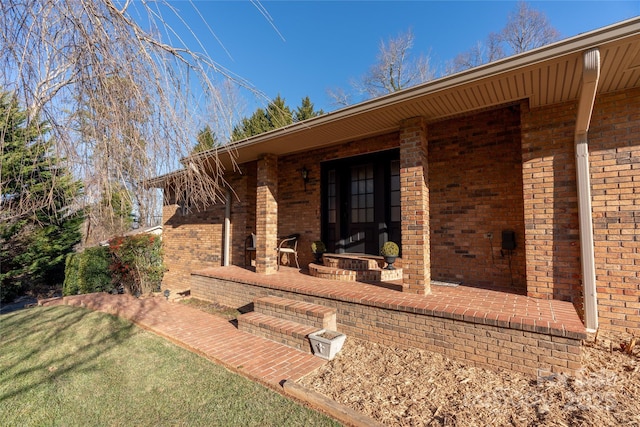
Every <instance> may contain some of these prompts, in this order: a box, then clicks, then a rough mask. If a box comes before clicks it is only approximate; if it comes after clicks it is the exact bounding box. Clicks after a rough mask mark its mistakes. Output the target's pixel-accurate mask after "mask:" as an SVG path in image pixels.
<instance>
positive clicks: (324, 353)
mask: <svg viewBox="0 0 640 427" xmlns="http://www.w3.org/2000/svg"><path fill="white" fill-rule="evenodd" d="M346 339H347V336H346V335H345V334H342V333H340V332H336V331H330V330H328V329H320V330H319V331H317V332H313V333H311V334H309V341H310V342H311V349H312V350H313V354H315V355H316V356H318V357H321V358H323V359H326V360H333V358H334V357H336V354H338V352H339V351H340V350H341V349H342V346H343V344H344V341H345V340H346Z"/></svg>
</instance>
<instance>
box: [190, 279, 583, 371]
mask: <svg viewBox="0 0 640 427" xmlns="http://www.w3.org/2000/svg"><path fill="white" fill-rule="evenodd" d="M307 280H308V279H307ZM389 292H392V291H389ZM191 293H192V295H193V296H194V297H196V298H201V299H205V300H210V301H215V302H218V303H220V304H223V305H227V306H230V307H241V306H246V305H247V304H250V303H251V302H252V301H253V300H254V299H255V298H258V297H263V296H267V295H273V296H277V297H282V298H289V299H292V300H298V301H305V302H310V303H313V304H318V305H323V306H326V307H330V308H335V309H336V316H337V318H336V320H337V330H338V331H340V332H343V333H345V334H347V335H348V336H349V335H350V336H354V337H357V338H361V339H366V340H369V341H372V342H378V343H381V344H386V345H401V346H411V347H416V348H421V349H426V350H429V351H434V352H438V353H442V354H444V355H446V356H448V357H451V358H454V359H458V360H463V361H465V362H467V363H471V364H473V365H475V366H479V367H485V368H492V369H496V368H504V369H509V370H513V371H517V372H522V373H525V374H528V375H532V376H538V375H548V374H549V373H551V372H567V373H574V372H575V371H577V370H578V369H579V368H580V353H581V349H580V346H581V342H582V339H584V338H586V336H585V334H584V333H583V332H571V331H568V330H562V329H553V328H549V327H540V326H537V325H532V324H530V323H527V322H524V321H522V322H521V323H520V324H518V323H513V322H509V321H508V320H507V321H506V324H505V321H502V320H500V319H499V317H498V318H496V319H495V320H490V317H489V315H488V314H487V313H485V315H486V316H485V317H483V318H482V319H480V318H477V321H476V320H474V319H476V317H474V316H471V315H465V314H463V313H460V312H457V311H455V310H454V311H452V312H448V311H447V310H446V308H443V309H441V310H435V311H434V310H429V309H425V310H419V309H416V308H415V307H412V306H410V304H407V305H406V306H403V305H402V304H392V303H384V302H380V301H376V300H375V299H374V298H371V300H367V298H359V299H358V301H354V300H353V298H350V297H349V296H346V295H345V296H344V297H339V296H336V295H331V296H329V295H327V296H322V291H321V290H318V291H315V292H301V291H300V290H295V289H293V288H291V287H290V286H287V285H285V284H283V285H275V284H273V283H271V284H261V283H259V282H258V281H255V282H253V283H246V282H245V281H241V280H230V279H229V278H221V277H216V276H215V275H212V274H208V273H205V272H203V273H198V274H194V275H192V281H191ZM400 295H401V294H400ZM388 305H393V308H391V307H389V306H388Z"/></svg>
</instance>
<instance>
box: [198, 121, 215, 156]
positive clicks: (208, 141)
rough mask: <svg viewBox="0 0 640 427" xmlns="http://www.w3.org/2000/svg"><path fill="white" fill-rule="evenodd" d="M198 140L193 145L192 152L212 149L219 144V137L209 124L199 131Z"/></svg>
mask: <svg viewBox="0 0 640 427" xmlns="http://www.w3.org/2000/svg"><path fill="white" fill-rule="evenodd" d="M196 141H197V143H196V145H195V146H194V147H193V152H192V154H195V153H202V152H203V151H207V150H210V149H212V148H213V147H215V146H216V145H218V138H217V137H216V134H215V133H214V132H213V130H212V129H211V126H209V125H206V126H205V127H204V128H203V129H202V130H201V131H200V132H198V136H197V137H196Z"/></svg>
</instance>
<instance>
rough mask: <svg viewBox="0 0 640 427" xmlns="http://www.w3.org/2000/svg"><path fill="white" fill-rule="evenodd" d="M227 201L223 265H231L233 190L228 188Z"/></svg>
mask: <svg viewBox="0 0 640 427" xmlns="http://www.w3.org/2000/svg"><path fill="white" fill-rule="evenodd" d="M226 197H227V203H226V204H225V207H224V232H223V233H224V236H223V239H222V265H223V266H224V267H228V266H229V246H230V244H229V237H230V236H231V190H230V189H229V188H227V193H226Z"/></svg>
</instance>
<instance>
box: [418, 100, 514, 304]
mask: <svg viewBox="0 0 640 427" xmlns="http://www.w3.org/2000/svg"><path fill="white" fill-rule="evenodd" d="M428 133H429V137H428V139H429V142H428V144H429V197H430V206H429V209H430V217H431V278H432V279H434V280H443V281H461V282H463V283H464V284H468V285H472V286H473V285H480V286H492V287H494V286H496V287H504V288H509V289H515V290H518V291H520V292H524V290H525V286H526V283H525V245H524V219H523V218H524V206H523V195H522V157H521V152H520V112H519V108H518V107H517V106H513V107H508V108H502V109H497V110H492V111H486V112H481V113H477V114H474V115H470V116H465V117H461V118H455V119H451V120H447V121H443V122H437V123H431V124H429V126H428ZM502 230H514V231H515V233H516V245H517V246H516V249H515V251H514V252H513V254H512V255H511V259H510V260H509V255H508V254H507V253H506V252H505V253H501V239H502V234H501V231H502ZM486 233H492V235H493V238H492V239H489V238H487V237H486ZM503 255H504V256H503ZM509 261H510V262H509Z"/></svg>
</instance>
